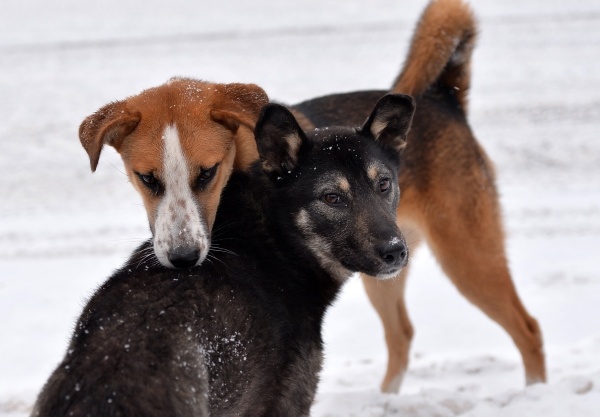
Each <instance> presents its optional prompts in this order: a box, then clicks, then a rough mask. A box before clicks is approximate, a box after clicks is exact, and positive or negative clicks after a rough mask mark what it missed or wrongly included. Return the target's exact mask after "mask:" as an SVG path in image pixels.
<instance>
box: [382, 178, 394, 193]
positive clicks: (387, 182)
mask: <svg viewBox="0 0 600 417" xmlns="http://www.w3.org/2000/svg"><path fill="white" fill-rule="evenodd" d="M391 184H392V183H391V181H390V179H389V178H384V179H382V180H379V191H381V192H382V193H385V192H386V191H388V190H389V189H390V187H391Z"/></svg>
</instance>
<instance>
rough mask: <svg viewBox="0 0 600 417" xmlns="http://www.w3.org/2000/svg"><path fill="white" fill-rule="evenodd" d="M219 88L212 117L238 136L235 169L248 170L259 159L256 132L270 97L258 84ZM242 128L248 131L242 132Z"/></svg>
mask: <svg viewBox="0 0 600 417" xmlns="http://www.w3.org/2000/svg"><path fill="white" fill-rule="evenodd" d="M216 88H217V91H216V94H215V100H214V102H213V105H212V110H211V111H210V117H211V118H212V119H213V120H214V121H215V122H217V123H220V124H221V125H223V126H225V127H226V128H227V129H229V130H230V131H231V132H232V133H233V134H234V140H235V147H236V151H235V161H234V166H235V169H239V170H245V169H247V168H248V167H250V166H251V165H252V163H253V162H254V161H256V160H257V159H258V153H257V150H256V142H255V141H254V135H253V131H254V127H255V126H256V121H257V120H258V116H259V115H260V111H261V109H262V108H263V107H264V106H265V105H266V104H267V103H268V102H269V97H268V96H267V94H266V93H265V92H264V90H263V89H262V88H260V87H259V86H257V85H254V84H235V83H234V84H221V85H218V86H217V87H216ZM240 126H244V127H245V129H239V127H240Z"/></svg>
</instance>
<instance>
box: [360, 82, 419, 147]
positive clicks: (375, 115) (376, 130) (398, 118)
mask: <svg viewBox="0 0 600 417" xmlns="http://www.w3.org/2000/svg"><path fill="white" fill-rule="evenodd" d="M414 113H415V101H414V100H413V98H412V97H411V96H407V95H404V94H388V95H386V96H383V97H382V98H381V99H379V101H378V102H377V104H376V105H375V109H373V112H372V113H371V115H370V116H369V118H368V119H367V122H366V123H365V125H364V126H363V128H362V132H363V133H367V134H371V135H372V136H373V138H374V139H375V140H376V141H378V142H380V143H381V144H382V145H384V146H386V147H389V148H392V149H394V150H397V151H400V150H402V149H404V147H405V146H406V137H407V135H408V130H409V129H410V124H411V123H412V118H413V115H414Z"/></svg>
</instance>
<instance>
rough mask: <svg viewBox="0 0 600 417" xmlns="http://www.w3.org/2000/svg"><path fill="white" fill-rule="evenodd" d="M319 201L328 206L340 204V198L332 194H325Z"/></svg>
mask: <svg viewBox="0 0 600 417" xmlns="http://www.w3.org/2000/svg"><path fill="white" fill-rule="evenodd" d="M321 199H322V200H323V201H324V202H326V203H327V204H329V205H330V206H335V205H338V204H341V203H342V198H341V197H340V196H339V195H337V194H333V193H329V194H325V195H324V196H323V197H321Z"/></svg>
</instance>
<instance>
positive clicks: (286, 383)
mask: <svg viewBox="0 0 600 417" xmlns="http://www.w3.org/2000/svg"><path fill="white" fill-rule="evenodd" d="M413 112H414V102H413V100H412V99H411V98H410V97H408V96H403V95H389V96H386V97H384V98H383V99H382V100H380V101H379V102H378V103H377V105H376V107H375V109H374V111H373V113H372V114H371V116H370V117H369V119H368V120H367V122H366V123H365V125H364V126H363V127H362V128H361V129H352V128H329V129H324V130H315V131H314V132H312V133H311V134H310V135H309V136H308V137H307V135H305V133H304V132H303V131H302V130H301V129H300V127H299V126H298V123H297V122H296V120H295V119H294V117H293V116H292V114H291V113H290V112H289V111H288V110H286V109H285V108H284V107H282V106H279V105H275V104H273V105H269V106H267V107H266V108H265V109H264V110H263V113H262V115H261V118H260V119H259V121H258V124H257V126H256V132H255V133H256V140H257V144H258V148H259V153H260V155H261V162H262V163H259V162H257V163H256V164H255V165H254V167H253V168H252V169H251V170H250V172H246V173H243V172H242V173H235V174H233V176H232V177H231V179H230V182H229V183H228V185H227V187H226V189H225V191H224V195H223V198H222V202H221V205H220V207H219V210H218V214H217V220H216V223H215V227H214V238H213V244H214V246H213V248H212V249H211V253H210V254H209V257H208V258H207V259H208V260H209V261H208V262H205V263H204V264H203V265H202V266H201V267H195V268H193V269H189V270H174V269H167V268H165V267H163V266H161V265H157V262H153V261H147V260H146V258H145V257H144V255H145V252H146V251H147V250H149V248H150V246H149V245H150V243H146V244H144V245H142V246H141V247H140V248H139V249H138V250H137V251H136V252H135V253H134V254H133V256H132V257H131V259H130V260H129V261H128V262H127V264H126V265H125V266H124V267H123V268H122V269H121V270H119V271H117V272H116V273H115V274H114V275H113V276H112V277H111V278H110V279H109V280H108V281H106V283H105V284H104V285H102V286H101V287H100V288H99V289H98V290H97V291H96V293H95V294H94V296H93V297H92V298H91V300H90V301H89V303H88V304H87V305H86V307H85V308H84V311H83V314H82V316H81V318H80V319H79V321H78V323H77V326H76V329H75V332H74V335H73V338H72V340H71V344H70V346H69V349H68V352H67V354H66V356H65V358H64V359H63V361H62V363H61V364H60V365H59V366H58V368H57V369H56V370H55V371H54V373H53V374H52V376H51V377H50V379H49V380H48V382H47V383H46V385H45V387H44V389H43V391H42V393H41V394H40V396H39V398H38V401H37V403H36V406H35V408H34V411H33V415H35V416H51V417H62V416H76V417H79V416H92V417H95V416H103V417H106V416H128V417H129V416H169V417H174V416H179V417H181V416H190V417H191V416H195V417H197V416H208V415H210V416H233V415H236V416H252V417H256V416H307V415H308V414H309V410H310V406H311V403H312V401H313V397H314V394H315V391H316V388H317V382H318V373H319V370H320V368H321V362H322V340H321V324H322V320H323V314H324V312H325V310H326V308H327V306H328V305H329V304H330V303H331V302H332V301H333V299H334V298H335V296H336V294H337V292H338V290H339V289H340V287H341V285H342V283H343V282H344V281H345V280H346V279H347V278H348V277H349V276H350V275H351V274H352V273H353V272H356V271H360V272H364V273H367V274H369V275H373V276H376V277H379V278H389V277H392V276H396V275H397V274H398V272H399V271H400V270H401V269H402V268H403V267H404V266H405V265H406V262H407V257H408V252H407V247H406V245H405V242H404V238H403V236H402V234H401V233H400V230H399V229H398V227H397V226H396V207H397V205H398V201H399V188H398V182H397V178H398V169H399V163H400V162H399V156H398V155H399V154H398V150H399V149H401V148H402V147H403V146H404V144H405V139H406V135H407V132H408V129H409V126H410V123H411V119H412V115H413Z"/></svg>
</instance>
